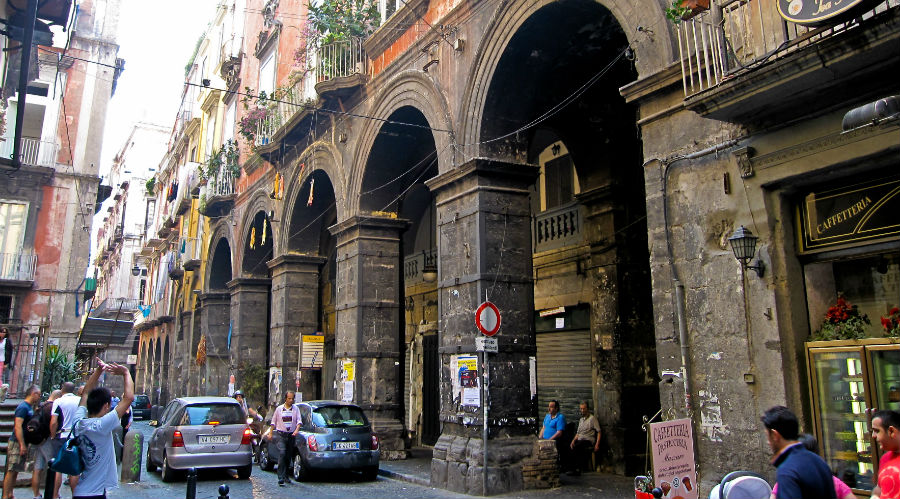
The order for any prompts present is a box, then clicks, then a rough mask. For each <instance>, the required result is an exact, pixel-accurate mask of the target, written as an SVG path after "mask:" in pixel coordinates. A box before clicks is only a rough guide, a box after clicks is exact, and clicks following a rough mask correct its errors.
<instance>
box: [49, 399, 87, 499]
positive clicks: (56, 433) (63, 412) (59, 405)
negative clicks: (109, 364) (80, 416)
mask: <svg viewBox="0 0 900 499" xmlns="http://www.w3.org/2000/svg"><path fill="white" fill-rule="evenodd" d="M59 389H60V390H61V391H62V392H63V395H62V397H60V398H58V399H56V400H54V401H53V415H52V416H51V417H50V438H53V439H56V440H57V444H56V446H55V448H56V449H59V448H60V447H62V444H63V443H64V442H65V441H66V439H67V438H69V433H70V432H71V431H72V424H73V423H75V412H76V411H77V410H78V404H79V403H80V402H81V397H79V396H78V395H75V383H72V382H71V381H66V382H65V383H63V384H62V386H61V387H60V388H59ZM61 485H62V473H57V474H56V484H54V486H53V497H59V487H60V486H61ZM76 485H78V475H74V476H69V487H71V488H72V490H75V486H76Z"/></svg>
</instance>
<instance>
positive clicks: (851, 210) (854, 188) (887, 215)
mask: <svg viewBox="0 0 900 499" xmlns="http://www.w3.org/2000/svg"><path fill="white" fill-rule="evenodd" d="M798 211H799V217H800V224H799V225H800V234H799V235H800V249H801V251H814V250H822V249H830V248H831V247H833V246H837V245H840V244H846V243H855V242H869V241H872V240H874V239H881V238H886V237H890V236H895V237H896V236H897V235H900V217H898V216H897V214H898V213H900V175H893V176H890V177H886V178H881V179H878V180H875V181H869V182H865V183H862V184H855V185H851V186H845V187H841V188H838V189H832V190H824V191H819V192H811V193H809V194H808V195H807V196H806V197H805V198H804V199H803V202H802V203H801V204H800V206H799V207H798Z"/></svg>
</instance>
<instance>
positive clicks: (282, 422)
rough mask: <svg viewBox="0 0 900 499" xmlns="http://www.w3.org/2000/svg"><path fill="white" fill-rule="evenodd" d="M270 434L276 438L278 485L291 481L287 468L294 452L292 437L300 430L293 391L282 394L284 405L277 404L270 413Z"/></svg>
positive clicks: (298, 412)
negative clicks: (271, 428) (271, 427)
mask: <svg viewBox="0 0 900 499" xmlns="http://www.w3.org/2000/svg"><path fill="white" fill-rule="evenodd" d="M272 426H274V428H273V429H274V430H275V431H274V432H272V436H273V437H274V438H275V439H276V444H275V445H276V447H277V448H278V452H279V453H280V455H279V457H278V485H284V482H288V483H290V482H291V479H290V478H288V474H287V470H288V468H289V467H290V466H291V457H292V455H293V452H294V437H295V436H296V435H297V432H298V431H299V430H300V409H297V407H296V406H295V405H294V392H290V391H289V392H286V393H285V394H284V405H279V406H278V407H276V408H275V412H274V413H272Z"/></svg>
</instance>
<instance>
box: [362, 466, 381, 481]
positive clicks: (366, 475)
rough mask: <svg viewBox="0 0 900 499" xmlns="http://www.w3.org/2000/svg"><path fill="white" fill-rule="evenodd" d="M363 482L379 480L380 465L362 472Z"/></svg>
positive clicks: (366, 468)
mask: <svg viewBox="0 0 900 499" xmlns="http://www.w3.org/2000/svg"><path fill="white" fill-rule="evenodd" d="M362 475H363V480H367V481H369V482H372V481H375V480H378V465H375V466H366V467H365V468H363V470H362Z"/></svg>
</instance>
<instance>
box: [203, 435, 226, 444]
mask: <svg viewBox="0 0 900 499" xmlns="http://www.w3.org/2000/svg"><path fill="white" fill-rule="evenodd" d="M229 440H230V438H229V437H228V435H200V438H199V439H198V440H197V441H198V443H201V444H227V443H228V441H229Z"/></svg>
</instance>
